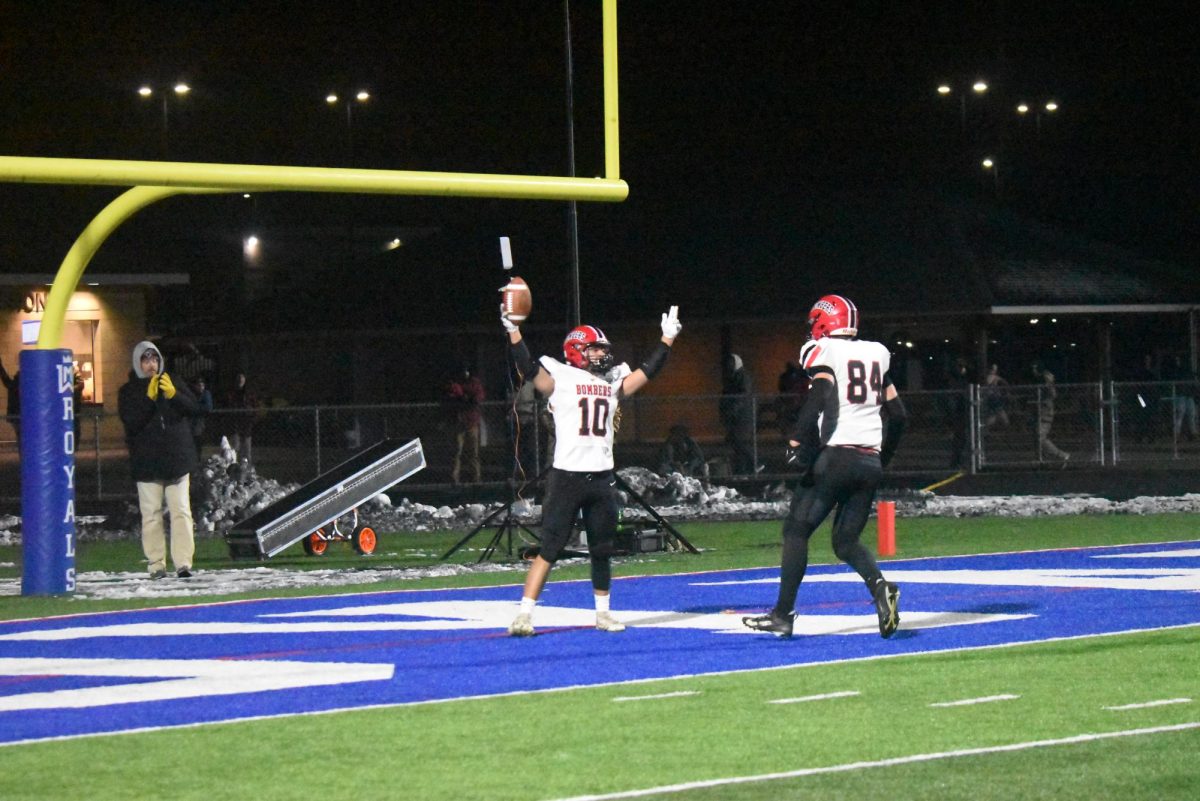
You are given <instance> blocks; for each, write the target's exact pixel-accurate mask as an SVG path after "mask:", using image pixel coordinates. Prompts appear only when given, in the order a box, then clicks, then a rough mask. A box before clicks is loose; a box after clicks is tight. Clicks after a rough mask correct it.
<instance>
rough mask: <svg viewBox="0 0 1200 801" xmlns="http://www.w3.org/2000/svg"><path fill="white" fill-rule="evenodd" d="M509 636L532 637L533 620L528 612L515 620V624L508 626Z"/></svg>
mask: <svg viewBox="0 0 1200 801" xmlns="http://www.w3.org/2000/svg"><path fill="white" fill-rule="evenodd" d="M508 634H509V636H511V637H532V636H533V634H534V632H533V620H532V619H531V618H530V616H529V613H528V612H522V613H521V614H519V615H517V616H516V617H515V618H513V622H512V623H510V624H509V626H508Z"/></svg>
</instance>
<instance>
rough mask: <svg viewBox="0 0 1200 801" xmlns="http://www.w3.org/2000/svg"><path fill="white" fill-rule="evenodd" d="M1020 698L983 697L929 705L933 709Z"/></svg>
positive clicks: (1006, 696)
mask: <svg viewBox="0 0 1200 801" xmlns="http://www.w3.org/2000/svg"><path fill="white" fill-rule="evenodd" d="M1020 697H1021V696H1019V695H1009V694H1004V695H985V696H982V697H980V698H964V699H962V700H961V701H939V702H937V703H935V704H930V706H933V707H946V706H971V705H973V704H990V703H992V702H993V701H1015V700H1017V699H1018V698H1020Z"/></svg>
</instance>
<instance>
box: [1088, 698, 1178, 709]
mask: <svg viewBox="0 0 1200 801" xmlns="http://www.w3.org/2000/svg"><path fill="white" fill-rule="evenodd" d="M1191 702H1192V699H1191V698H1164V699H1162V700H1161V701H1145V702H1143V703H1140V704H1125V705H1124V706H1106V707H1104V708H1105V709H1107V710H1108V711H1110V712H1124V711H1125V710H1126V709H1149V708H1150V707H1152V706H1170V705H1171V704H1190V703H1191Z"/></svg>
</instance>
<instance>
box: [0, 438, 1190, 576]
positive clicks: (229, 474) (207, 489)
mask: <svg viewBox="0 0 1200 801" xmlns="http://www.w3.org/2000/svg"><path fill="white" fill-rule="evenodd" d="M620 477H621V479H622V480H623V481H624V483H625V484H627V485H628V486H629V488H630V489H632V490H633V491H634V492H635V493H637V494H638V495H639V496H641V497H642V498H643V499H644V500H645V501H646V502H647V503H648V504H650V505H651V506H652V507H653V508H654V510H655V511H656V512H657V513H658V514H660V515H662V516H663V517H665V518H667V519H668V520H670V521H672V522H681V521H687V520H728V521H738V520H780V519H782V518H783V517H784V515H786V514H787V510H788V505H789V504H790V502H791V498H792V494H791V492H790V491H789V490H788V489H787V487H786V486H785V485H783V484H778V485H774V486H771V487H769V488H768V489H767V490H766V491H764V492H763V493H762V497H759V498H749V497H746V496H744V495H742V494H741V493H739V492H738V491H737V490H736V489H733V488H730V487H723V486H719V485H713V484H705V483H703V482H701V481H700V480H699V479H696V478H691V477H688V476H683V475H680V474H678V473H674V474H672V475H669V476H661V475H658V474H656V473H654V472H651V471H650V470H646V469H644V468H627V469H623V470H621V471H620ZM297 487H298V485H296V484H280V483H279V482H278V481H274V480H272V479H268V478H263V477H261V476H259V475H258V473H257V471H255V469H254V467H253V466H252V465H250V464H248V463H245V462H239V461H238V459H237V454H236V453H235V452H234V451H233V449H232V448H230V447H229V445H228V443H227V442H225V441H222V447H221V449H220V452H218V453H217V454H215V455H214V456H212V457H210V458H209V460H208V461H207V462H206V463H205V464H204V466H203V469H202V471H201V476H200V477H199V478H198V479H197V484H196V488H195V490H196V492H195V496H196V497H195V502H194V504H193V512H194V515H195V518H196V534H197V536H199V537H205V536H207V537H216V536H221V535H222V534H223V533H224V532H225V530H226V529H228V528H229V527H230V526H232V525H233V524H234V523H236V522H238V521H240V520H244V519H245V518H247V517H249V516H251V515H253V514H255V513H256V512H258V511H259V510H261V509H263V508H264V507H266V506H268V505H269V504H271V503H274V502H275V501H276V500H278V499H280V498H282V497H283V496H285V495H287V494H289V493H290V492H292V491H294V490H295V489H297ZM622 495H623V500H624V504H623V509H622V518H623V520H625V521H626V522H644V521H650V520H652V516H651V515H650V513H649V512H648V511H647V510H646V509H645V508H644V507H643V506H642V505H641V504H640V503H639V502H638V501H637V500H636V499H635V498H633V497H632V496H630V495H629V494H628V493H622ZM881 498H882V499H885V500H893V501H895V502H896V514H897V515H898V516H899V517H901V518H904V517H909V518H912V517H981V516H992V517H997V516H998V517H1043V516H1049V515H1081V514H1092V515H1100V514H1106V515H1107V514H1129V515H1146V514H1158V513H1163V512H1192V513H1198V512H1200V494H1189V495H1184V496H1181V497H1168V498H1163V497H1140V498H1133V499H1131V500H1128V501H1109V500H1106V499H1104V498H1096V497H1092V496H1090V495H1063V496H1048V495H1031V496H1012V497H965V496H938V495H934V494H933V493H930V492H923V491H917V490H905V491H884V492H883V493H881ZM535 500H536V499H535V498H526V499H522V500H520V501H518V502H516V503H515V504H513V515H514V517H516V519H517V520H518V521H519V522H520V523H523V524H524V525H525V526H527V527H529V528H534V527H536V526H537V525H538V524H539V523H540V521H541V507H540V506H539V505H538V504H537V503H535V502H533V501H535ZM495 508H496V507H495V506H493V505H487V504H481V503H468V504H462V505H459V506H431V505H428V504H422V503H414V502H413V501H410V500H409V499H408V498H402V499H401V500H400V501H399V502H397V503H393V502H392V500H391V499H390V498H389V497H388V496H387V495H379V496H377V497H375V498H373V499H371V500H370V501H369V502H367V503H365V504H363V505H362V506H361V507H359V515H360V519H361V520H362V521H363V522H365V523H367V524H369V525H371V526H372V527H374V528H375V529H376V530H377V531H381V532H394V531H446V530H457V531H465V530H468V529H470V528H472V527H474V526H475V525H477V524H479V523H480V522H481V521H482V520H483V519H484V517H486V516H487V515H488V514H489V513H490V512H491V511H493V510H494V509H495ZM76 523H77V531H78V536H79V539H80V540H84V541H88V540H93V541H94V540H111V539H136V538H137V537H138V531H139V530H140V519H139V516H138V511H137V507H136V505H134V504H132V503H130V504H128V505H127V506H126V508H124V509H122V510H120V511H119V512H118V513H116V514H114V515H110V516H108V517H107V518H105V517H81V518H79V519H78V520H77V521H76ZM20 524H21V520H20V518H18V517H13V516H11V515H5V516H0V544H3V545H19V544H20V543H21V533H20ZM383 542H384V546H385V550H384V551H381V552H379V553H378V556H380V557H382V558H386V557H388V556H396V555H397V554H395V553H391V554H389V553H387V552H386V547H387V545H391V544H392V543H388V542H387V539H386V538H385V540H384V541H383ZM485 545H486V543H485V542H483V541H482V539H480V541H479V542H470V543H467V545H466V546H465V547H464V548H463V549H462V550H461V552H462V553H464V554H467V555H473V554H475V553H478V552H479V551H480V550H481V549H482V548H483V547H484V546H485ZM393 547H394V546H393ZM406 555H407V556H411V554H406ZM655 558H657V557H655V556H654V555H642V556H638V557H629V559H630V560H653V559H655ZM364 564H366V565H369V562H365V563H364ZM4 566H5V567H12V565H4ZM524 571H525V565H524V563H521V562H512V561H507V562H495V563H492V562H484V563H481V564H466V565H463V564H439V565H434V566H431V567H427V568H419V569H418V568H405V569H401V568H385V567H379V568H376V567H373V566H365V567H359V568H349V569H341V570H327V569H315V570H288V569H277V568H271V567H265V566H261V565H254V566H247V567H244V568H235V569H220V570H199V571H197V572H196V573H195V574H194V575H193V576H192V577H191V578H188V579H178V578H174V577H169V578H166V579H160V580H157V581H152V580H151V579H150V578H149V577H148V576H147V575H146V573H145V572H144V571H143V572H117V573H99V572H89V573H82V574H80V575H79V576H78V577H77V583H78V586H77V589H76V591H75V593H74V594H73V597H74V598H77V599H81V600H85V599H98V598H112V599H124V598H178V597H192V596H216V595H228V594H231V593H239V592H250V591H256V590H257V591H260V590H272V589H283V588H304V587H316V586H330V585H335V586H340V585H349V584H369V583H374V582H381V581H397V580H409V579H417V578H428V577H437V576H453V575H460V574H463V573H483V572H487V573H492V572H511V573H513V575H514V583H517V582H519V581H520V575H522V574H523V573H524ZM20 591H21V588H20V580H19V579H8V580H0V595H17V594H19V593H20Z"/></svg>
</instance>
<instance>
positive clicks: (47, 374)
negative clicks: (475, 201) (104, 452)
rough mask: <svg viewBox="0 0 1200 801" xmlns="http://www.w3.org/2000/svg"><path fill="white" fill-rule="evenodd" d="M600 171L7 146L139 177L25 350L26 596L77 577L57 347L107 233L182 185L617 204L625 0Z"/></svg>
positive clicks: (112, 206)
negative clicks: (175, 157)
mask: <svg viewBox="0 0 1200 801" xmlns="http://www.w3.org/2000/svg"><path fill="white" fill-rule="evenodd" d="M601 16H602V25H601V30H602V37H603V41H602V45H603V71H604V76H603V78H604V80H603V89H604V177H603V178H578V177H574V176H570V177H562V176H539V175H500V174H487V173H451V172H420V171H406V170H369V169H345V168H324V167H284V166H268V165H248V164H200V163H191V162H154V161H128V160H112V159H70V158H40V157H25V156H0V182H5V183H36V184H72V185H88V186H122V187H131V188H129V189H127V191H125V192H124V193H122V194H121V195H119V196H118V197H117V198H115V199H114V200H113V201H112V202H111V203H109V204H108V205H107V206H106V207H105V208H104V209H103V210H102V211H101V212H100V213H99V214H97V215H96V217H95V218H94V219H93V220H92V221H91V222H90V223H89V224H88V226H87V227H86V228H85V229H84V230H83V231H82V232H81V233H80V235H79V237H78V238H77V239H76V240H75V242H74V244H73V245H72V246H71V249H70V250H69V251H68V253H67V255H66V257H65V258H64V259H63V263H62V265H61V266H60V267H59V270H58V272H57V274H56V275H55V279H54V283H53V284H52V285H51V288H50V292H49V294H48V295H47V298H46V307H45V311H44V313H43V316H42V323H41V327H40V330H39V332H38V340H37V347H36V348H34V349H30V350H24V351H22V352H21V394H22V398H23V400H24V403H23V404H22V416H21V422H20V425H21V431H22V436H21V437H20V440H21V443H20V449H21V477H22V482H21V513H22V519H23V525H22V555H23V562H24V567H23V577H22V583H21V593H22V594H23V595H60V594H65V593H69V592H72V591H73V590H74V588H75V562H74V559H75V483H74V476H75V442H74V415H75V414H76V413H77V412H78V410H77V409H74V406H73V393H72V379H73V375H72V371H73V368H72V359H73V357H72V354H71V351H70V350H67V349H61V348H60V347H59V344H60V341H61V339H62V332H63V327H64V325H65V321H66V313H67V306H68V304H69V301H70V298H71V295H72V294H73V293H74V292H75V289H76V287H77V286H78V285H79V281H80V279H81V278H82V276H83V273H84V271H85V270H86V269H87V265H88V264H89V263H90V261H91V259H92V257H93V256H94V255H95V254H96V252H97V250H99V248H100V246H101V245H102V244H103V243H104V242H105V241H106V240H107V239H108V237H109V236H110V235H111V234H112V232H113V231H115V230H116V229H117V228H118V227H120V226H121V225H122V224H123V223H125V222H126V221H127V220H128V219H129V218H130V217H132V216H133V215H135V214H136V213H137V212H139V211H140V210H142V209H144V208H145V207H147V206H149V205H151V204H153V203H155V202H157V201H159V200H163V199H165V198H168V197H172V196H174V195H178V194H199V193H223V192H268V191H283V192H341V193H355V194H389V195H425V196H442V197H475V198H502V199H518V200H520V199H523V200H585V201H595V202H610V203H618V202H621V201H623V200H625V198H626V197H627V196H628V194H629V187H628V185H627V184H626V183H625V182H624V181H622V180H621V179H620V173H621V171H620V155H619V143H620V140H619V116H618V104H617V0H601Z"/></svg>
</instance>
